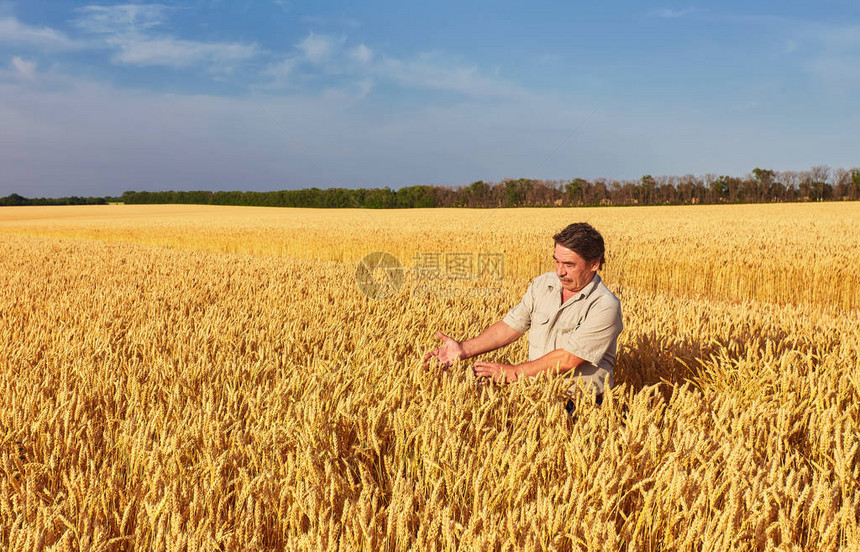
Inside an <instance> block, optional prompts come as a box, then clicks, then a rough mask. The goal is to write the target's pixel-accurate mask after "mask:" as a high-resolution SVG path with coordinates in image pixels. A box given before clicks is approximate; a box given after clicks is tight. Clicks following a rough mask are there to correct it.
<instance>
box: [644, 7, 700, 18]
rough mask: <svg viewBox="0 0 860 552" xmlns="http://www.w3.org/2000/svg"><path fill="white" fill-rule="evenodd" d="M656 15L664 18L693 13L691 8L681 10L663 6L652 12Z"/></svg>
mask: <svg viewBox="0 0 860 552" xmlns="http://www.w3.org/2000/svg"><path fill="white" fill-rule="evenodd" d="M653 13H654V15H656V16H657V17H663V18H666V19H676V18H679V17H684V16H685V15H690V14H691V13H693V8H684V9H682V10H673V9H670V8H664V9H662V10H657V11H655V12H653Z"/></svg>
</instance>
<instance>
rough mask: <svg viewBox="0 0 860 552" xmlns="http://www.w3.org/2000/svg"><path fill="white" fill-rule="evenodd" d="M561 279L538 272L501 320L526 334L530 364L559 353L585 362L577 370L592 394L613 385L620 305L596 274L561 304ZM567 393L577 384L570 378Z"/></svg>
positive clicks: (620, 328)
mask: <svg viewBox="0 0 860 552" xmlns="http://www.w3.org/2000/svg"><path fill="white" fill-rule="evenodd" d="M561 291H562V287H561V280H559V279H558V276H556V274H555V272H547V273H546V274H541V275H540V276H538V277H537V278H535V279H534V280H532V283H531V284H530V285H529V288H528V290H527V291H526V294H525V296H524V297H523V300H522V301H521V302H520V304H519V305H517V306H515V307H514V308H513V309H511V311H510V312H509V313H508V314H507V316H505V318H504V322H505V324H507V325H508V326H510V327H511V328H513V329H515V330H517V331H519V332H523V333H525V332H527V331H528V332H529V360H530V361H531V360H535V359H538V358H540V357H542V356H543V355H545V354H547V353H549V352H552V351H555V350H556V349H564V350H565V351H567V352H569V353H572V354H574V355H576V356H578V357H579V358H581V359H583V360H585V363H583V364H582V365H580V366H579V368H577V369H576V372H574V374H573V376H572V377H573V378H575V377H580V378H582V380H583V383H584V384H586V385H591V386H593V388H594V391H595V392H596V393H597V394H601V393H603V390H604V387H607V388H611V387H612V386H613V385H614V384H615V381H614V378H613V369H614V367H615V353H616V349H617V348H618V334H620V333H621V330H622V329H623V327H624V325H623V324H622V322H621V302H620V301H619V300H618V298H617V297H615V295H613V294H612V292H611V291H609V290H608V289H607V288H606V286H605V285H603V281H602V280H601V279H600V276H599V275H597V274H595V275H594V278H593V279H592V280H591V282H589V283H588V285H586V286H585V287H584V288H582V290H580V291H579V293H577V294H575V295H574V296H573V297H571V298H570V299H568V300H567V302H565V303H564V304H562V303H561ZM571 383H572V385H571V390H573V389H574V388H575V386H576V382H575V381H573V379H571Z"/></svg>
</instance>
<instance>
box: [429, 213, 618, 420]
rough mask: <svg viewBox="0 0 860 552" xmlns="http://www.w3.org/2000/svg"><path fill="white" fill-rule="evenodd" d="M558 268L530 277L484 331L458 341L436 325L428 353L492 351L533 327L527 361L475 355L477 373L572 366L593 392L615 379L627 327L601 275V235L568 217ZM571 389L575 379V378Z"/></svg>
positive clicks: (444, 361) (447, 355)
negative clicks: (485, 358)
mask: <svg viewBox="0 0 860 552" xmlns="http://www.w3.org/2000/svg"><path fill="white" fill-rule="evenodd" d="M553 239H554V240H555V250H554V254H553V258H554V259H555V272H554V273H553V272H547V273H546V274H542V275H540V276H538V277H537V278H535V279H534V280H532V282H531V284H530V285H529V288H528V291H526V294H525V296H524V297H523V300H522V301H521V302H520V304H518V305H517V306H515V307H514V308H513V309H511V311H510V312H509V313H508V314H507V316H505V318H504V319H503V320H501V321H499V322H496V323H495V324H493V325H492V326H490V327H489V328H487V329H486V330H484V331H483V332H482V333H481V334H480V335H479V336H477V337H473V338H471V339H467V340H465V341H462V342H461V341H457V340H455V339H453V338H451V337H449V336H447V335H445V334H443V333H442V332H436V335H437V337H439V339H441V340H442V345H440V346H439V347H438V348H436V349H434V350H432V351H430V352H429V353H427V355H426V356H425V357H424V361H425V363H427V362H429V361H430V359H432V358H435V359H436V360H437V361H438V362H439V363H440V364H441V365H442V366H445V367H448V366H450V365H451V364H452V363H453V362H454V361H455V360H456V359H458V358H459V359H467V358H472V357H474V356H477V355H480V354H482V353H486V352H489V351H494V350H496V349H499V348H501V347H504V346H506V345H509V344H510V343H513V342H514V341H516V340H517V339H519V338H520V337H522V336H523V335H524V334H525V333H526V332H527V331H528V332H530V333H529V361H528V362H524V363H522V364H500V363H496V362H484V361H478V362H476V363H475V365H474V368H473V370H474V373H475V375H476V376H479V377H487V378H492V379H495V380H497V381H505V382H513V381H517V379H519V378H520V377H524V376H525V377H527V376H536V375H537V374H540V373H542V372H551V371H555V370H558V372H559V373H567V372H571V371H573V378H574V379H575V378H577V377H578V378H581V379H582V381H583V383H584V384H585V385H586V386H589V387H590V388H591V389H592V392H593V393H595V395H596V399H597V402H598V404H600V402H601V400H602V398H603V391H604V389H606V388H611V387H612V386H613V385H614V380H613V368H614V367H615V352H616V349H617V341H618V334H620V333H621V330H622V327H623V325H622V322H621V303H620V302H619V301H618V298H617V297H615V295H613V294H612V292H611V291H609V290H608V289H607V288H606V286H605V285H603V282H602V281H601V279H600V276H598V274H597V271H598V269H600V268H601V267H602V266H603V263H604V260H605V259H604V253H605V248H604V244H603V236H601V235H600V233H599V232H597V230H595V229H594V228H593V227H592V226H591V225H590V224H587V223H584V222H578V223H575V224H571V225H570V226H568V227H567V228H565V229H564V230H562V231H561V232H559V233H558V234H556V235H555V236H553ZM571 383H572V386H571V390H573V389H574V388H575V385H576V383H575V381H571Z"/></svg>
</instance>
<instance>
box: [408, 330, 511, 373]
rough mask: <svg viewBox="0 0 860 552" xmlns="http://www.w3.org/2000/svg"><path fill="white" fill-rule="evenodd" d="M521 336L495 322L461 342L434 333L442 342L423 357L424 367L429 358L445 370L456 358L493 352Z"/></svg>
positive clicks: (439, 333) (440, 333)
mask: <svg viewBox="0 0 860 552" xmlns="http://www.w3.org/2000/svg"><path fill="white" fill-rule="evenodd" d="M523 335H524V334H523V332H520V331H518V330H515V329H513V328H512V327H510V326H508V325H507V324H506V323H505V322H503V321H499V322H496V323H495V324H493V325H492V326H490V327H489V328H487V329H486V330H484V331H483V332H481V334H480V335H479V336H477V337H473V338H471V339H467V340H465V341H463V342H460V341H457V340H456V339H454V338H452V337H449V336H447V335H445V334H443V333H442V332H436V337H438V338H439V339H441V340H442V345H440V346H439V347H437V348H436V349H433V350H432V351H430V352H429V353H427V354H426V355H424V364H425V365H426V364H427V363H428V362H429V361H430V359H431V358H435V359H436V360H437V361H438V362H439V364H441V365H442V366H444V367H446V368H447V367H448V366H451V364H453V363H454V361H455V360H456V359H458V358H459V359H467V358H472V357H474V356H477V355H480V354H482V353H488V352H490V351H495V350H496V349H499V348H501V347H504V346H505V345H509V344H511V343H513V342H514V341H516V340H517V339H519V338H521V337H522V336H523Z"/></svg>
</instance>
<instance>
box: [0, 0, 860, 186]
mask: <svg viewBox="0 0 860 552" xmlns="http://www.w3.org/2000/svg"><path fill="white" fill-rule="evenodd" d="M858 98H860V3H858V2H856V1H852V2H847V1H823V2H818V3H815V4H812V3H808V2H794V1H782V2H757V3H749V2H732V1H729V2H720V3H719V4H717V3H713V4H708V3H683V4H676V3H660V4H646V3H640V2H612V3H597V2H594V3H565V4H561V3H556V2H552V3H550V2H540V1H537V2H530V3H528V5H524V4H523V3H519V2H517V3H513V2H484V1H482V2H473V3H468V4H466V5H463V4H462V3H459V2H448V1H442V2H433V3H428V2H412V1H405V2H404V1H400V2H373V3H351V2H313V3H310V2H309V3H302V2H295V1H291V0H279V1H272V0H258V1H256V2H248V1H243V2H239V1H236V2H228V1H217V0H209V1H204V0H198V1H184V2H170V3H161V4H154V3H144V2H135V3H111V2H103V3H97V4H89V3H86V2H69V1H67V0H63V1H60V0H51V1H47V0H27V1H26V2H24V1H15V2H9V1H6V2H3V1H2V0H0V195H7V194H9V193H12V192H17V193H20V194H22V195H25V196H28V197H32V196H60V195H73V194H74V195H118V194H120V193H122V192H123V191H124V190H164V189H175V190H180V189H183V190H193V189H208V190H276V189H293V188H304V187H311V186H317V187H332V186H338V187H374V186H390V187H393V188H399V187H401V186H409V185H416V184H439V185H463V184H468V183H470V182H472V181H474V180H479V179H483V180H501V179H504V178H519V177H529V178H546V179H570V178H575V177H584V178H597V177H606V178H617V179H621V178H638V177H640V176H642V175H644V174H653V175H683V174H697V175H702V174H706V173H717V174H730V175H737V176H741V175H744V174H747V173H748V172H749V171H750V170H752V168H754V167H763V168H770V169H775V170H779V171H785V170H805V169H808V168H810V167H811V166H813V165H822V164H824V165H829V166H831V167H832V168H851V167H857V166H860V158H858V154H857V152H858V151H860V140H858V138H857V136H858V128H860V109H858V108H860V101H858Z"/></svg>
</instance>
